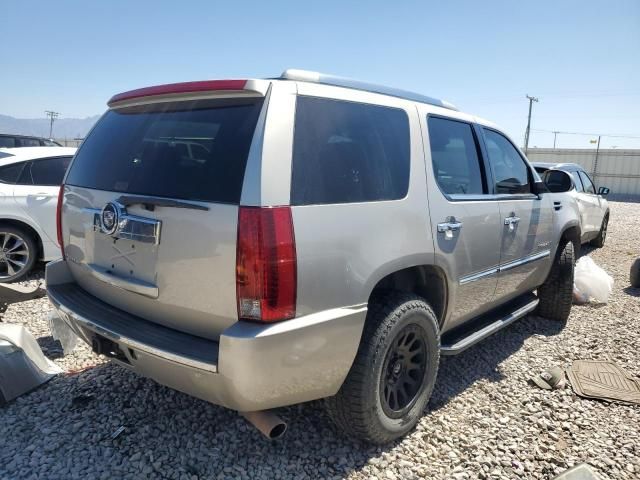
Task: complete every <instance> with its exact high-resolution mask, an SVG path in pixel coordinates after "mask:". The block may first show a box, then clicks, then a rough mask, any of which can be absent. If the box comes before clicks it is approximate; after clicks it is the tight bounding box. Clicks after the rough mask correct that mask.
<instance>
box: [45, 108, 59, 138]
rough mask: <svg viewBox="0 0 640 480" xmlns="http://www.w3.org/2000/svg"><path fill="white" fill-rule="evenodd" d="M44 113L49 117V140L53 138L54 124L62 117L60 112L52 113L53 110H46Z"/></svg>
mask: <svg viewBox="0 0 640 480" xmlns="http://www.w3.org/2000/svg"><path fill="white" fill-rule="evenodd" d="M44 113H45V114H46V115H47V117H49V119H50V122H49V138H53V122H55V120H56V118H58V117H59V116H60V112H52V111H51V110H45V111H44Z"/></svg>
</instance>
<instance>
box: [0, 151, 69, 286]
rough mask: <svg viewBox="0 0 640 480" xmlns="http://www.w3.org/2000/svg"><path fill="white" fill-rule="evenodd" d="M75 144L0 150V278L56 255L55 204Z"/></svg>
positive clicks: (12, 278) (19, 275) (17, 276)
mask: <svg viewBox="0 0 640 480" xmlns="http://www.w3.org/2000/svg"><path fill="white" fill-rule="evenodd" d="M75 153H76V149H75V148H65V147H26V148H11V149H9V148H6V149H0V283H3V282H12V281H15V280H19V279H21V278H23V277H24V276H25V275H26V274H27V273H29V271H30V270H31V269H32V268H33V266H34V265H35V263H36V261H38V260H45V261H48V260H53V259H55V258H57V257H59V256H60V248H59V246H58V240H57V233H56V206H57V199H58V192H59V190H60V184H61V183H62V179H63V178H64V174H65V172H66V170H67V167H68V166H69V163H70V162H71V159H72V158H73V155H75Z"/></svg>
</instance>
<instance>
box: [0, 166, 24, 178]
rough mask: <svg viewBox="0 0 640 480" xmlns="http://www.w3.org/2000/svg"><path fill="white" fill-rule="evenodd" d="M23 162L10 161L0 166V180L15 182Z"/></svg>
mask: <svg viewBox="0 0 640 480" xmlns="http://www.w3.org/2000/svg"><path fill="white" fill-rule="evenodd" d="M24 164H25V162H20V163H12V164H11V165H7V166H6V167H0V182H3V183H16V182H17V181H18V177H19V176H20V173H21V172H22V169H23V168H24Z"/></svg>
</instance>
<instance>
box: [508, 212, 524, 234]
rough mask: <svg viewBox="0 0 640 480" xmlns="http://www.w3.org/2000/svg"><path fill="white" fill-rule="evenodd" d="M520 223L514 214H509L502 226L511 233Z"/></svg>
mask: <svg viewBox="0 0 640 480" xmlns="http://www.w3.org/2000/svg"><path fill="white" fill-rule="evenodd" d="M519 221H520V217H516V216H515V214H511V215H510V216H508V217H507V218H505V219H504V224H505V225H507V226H508V227H509V231H510V232H512V231H513V230H515V228H516V225H517V224H518V222H519Z"/></svg>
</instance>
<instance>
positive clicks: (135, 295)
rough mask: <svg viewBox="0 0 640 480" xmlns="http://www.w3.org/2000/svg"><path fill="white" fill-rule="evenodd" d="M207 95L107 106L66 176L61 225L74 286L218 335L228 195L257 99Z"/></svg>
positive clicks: (224, 290) (230, 218)
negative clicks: (75, 283) (105, 111)
mask: <svg viewBox="0 0 640 480" xmlns="http://www.w3.org/2000/svg"><path fill="white" fill-rule="evenodd" d="M209 97H211V96H209ZM209 97H208V98H198V97H197V96H196V97H195V99H194V97H193V96H191V97H190V98H191V99H185V100H180V99H176V98H171V99H167V98H166V96H165V97H158V98H159V99H160V98H161V100H160V101H155V102H153V101H151V102H150V101H149V97H147V98H146V101H144V102H138V103H135V102H130V101H129V103H127V102H125V103H124V104H123V103H121V104H120V106H117V107H116V108H112V109H111V110H109V111H108V112H107V113H106V114H105V115H104V116H103V117H102V118H101V119H100V121H99V122H98V124H97V125H96V126H95V127H94V129H93V130H92V131H91V133H90V135H89V136H88V137H87V139H86V140H85V141H84V143H83V144H82V147H81V148H80V150H79V151H78V153H77V155H76V157H75V159H74V161H73V163H72V165H71V167H70V170H69V172H68V174H67V177H66V179H65V193H64V205H63V207H62V232H63V233H62V234H63V241H64V250H65V258H66V260H67V262H68V264H69V268H70V270H71V273H72V275H73V277H74V279H75V280H76V282H77V283H78V284H79V285H80V286H81V287H82V288H83V289H85V290H86V291H88V292H89V293H91V294H92V295H94V296H95V297H98V298H99V299H101V300H102V301H104V302H107V303H109V304H111V305H113V306H115V307H117V308H120V309H122V310H126V311H127V312H130V313H132V314H134V315H137V316H139V317H142V318H145V319H147V320H150V321H153V322H157V323H159V324H162V325H165V326H167V327H170V328H175V329H178V330H182V331H185V332H188V333H192V334H194V335H199V336H202V337H205V338H210V339H217V338H218V337H219V335H220V333H221V332H222V331H223V330H224V329H225V328H227V327H228V326H230V325H231V324H233V323H235V322H236V321H237V306H236V283H235V281H236V277H235V275H236V273H235V266H236V238H237V223H238V205H239V203H240V196H241V191H242V184H243V179H244V172H245V166H246V163H247V156H248V153H249V148H250V145H251V142H252V138H253V133H254V130H255V127H256V123H257V120H258V116H259V113H260V109H261V107H262V103H263V100H264V99H263V97H262V96H256V95H254V96H249V95H246V94H240V95H238V96H237V97H236V96H233V95H230V92H224V96H223V97H222V98H215V96H214V97H213V98H209Z"/></svg>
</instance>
